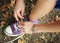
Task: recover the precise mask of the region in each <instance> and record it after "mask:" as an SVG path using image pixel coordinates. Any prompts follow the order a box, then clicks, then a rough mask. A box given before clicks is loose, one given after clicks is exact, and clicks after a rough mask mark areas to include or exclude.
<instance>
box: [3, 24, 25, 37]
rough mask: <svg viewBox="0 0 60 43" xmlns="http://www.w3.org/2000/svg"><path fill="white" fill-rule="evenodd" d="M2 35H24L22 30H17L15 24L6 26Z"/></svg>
mask: <svg viewBox="0 0 60 43" xmlns="http://www.w3.org/2000/svg"><path fill="white" fill-rule="evenodd" d="M4 33H5V34H6V35H8V36H18V35H22V34H24V32H23V31H22V30H20V29H19V27H18V26H17V25H16V23H15V24H11V25H10V26H8V27H7V28H6V29H5V30H4Z"/></svg>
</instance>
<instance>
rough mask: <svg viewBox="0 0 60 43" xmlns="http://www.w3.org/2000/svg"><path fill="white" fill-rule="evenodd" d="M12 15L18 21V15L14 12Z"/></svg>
mask: <svg viewBox="0 0 60 43" xmlns="http://www.w3.org/2000/svg"><path fill="white" fill-rule="evenodd" d="M14 17H15V19H16V20H17V21H19V19H18V16H17V14H16V13H14Z"/></svg>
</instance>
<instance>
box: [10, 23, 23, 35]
mask: <svg viewBox="0 0 60 43" xmlns="http://www.w3.org/2000/svg"><path fill="white" fill-rule="evenodd" d="M10 27H11V30H12V33H13V34H20V33H22V31H21V30H20V29H15V27H14V25H13V24H11V25H10Z"/></svg>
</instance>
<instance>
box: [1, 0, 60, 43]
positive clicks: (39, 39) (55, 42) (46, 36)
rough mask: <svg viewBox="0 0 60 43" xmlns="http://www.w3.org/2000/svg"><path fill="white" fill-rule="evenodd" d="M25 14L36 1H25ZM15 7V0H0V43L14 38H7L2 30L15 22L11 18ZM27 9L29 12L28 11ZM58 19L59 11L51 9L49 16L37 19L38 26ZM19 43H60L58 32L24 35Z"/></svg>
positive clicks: (59, 33)
mask: <svg viewBox="0 0 60 43" xmlns="http://www.w3.org/2000/svg"><path fill="white" fill-rule="evenodd" d="M25 4H26V10H25V11H26V12H25V14H26V15H28V14H29V13H30V11H31V9H32V8H33V7H34V6H35V4H36V0H27V1H26V0H25ZM14 6H15V0H9V1H8V0H1V1H0V43H4V42H7V41H9V40H12V39H14V38H15V37H9V36H6V35H5V34H4V32H3V31H4V29H5V28H6V27H7V26H8V25H10V24H12V23H14V22H16V20H15V18H14V17H13V9H14ZM28 9H29V10H28ZM57 16H58V18H59V17H60V10H59V9H53V10H52V11H51V12H50V13H49V14H47V15H46V16H44V17H42V18H41V19H39V23H40V24H45V23H51V22H54V21H56V19H57ZM19 42H20V43H60V32H53V33H51V32H44V33H36V34H25V35H24V36H23V38H22V39H19ZM14 43H18V42H17V41H16V42H14Z"/></svg>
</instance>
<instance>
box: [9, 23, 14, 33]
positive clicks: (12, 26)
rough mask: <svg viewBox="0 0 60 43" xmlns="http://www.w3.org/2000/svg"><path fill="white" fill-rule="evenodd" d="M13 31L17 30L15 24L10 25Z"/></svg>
mask: <svg viewBox="0 0 60 43" xmlns="http://www.w3.org/2000/svg"><path fill="white" fill-rule="evenodd" d="M10 27H11V30H12V32H13V31H14V30H15V27H14V25H13V24H11V25H10Z"/></svg>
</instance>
